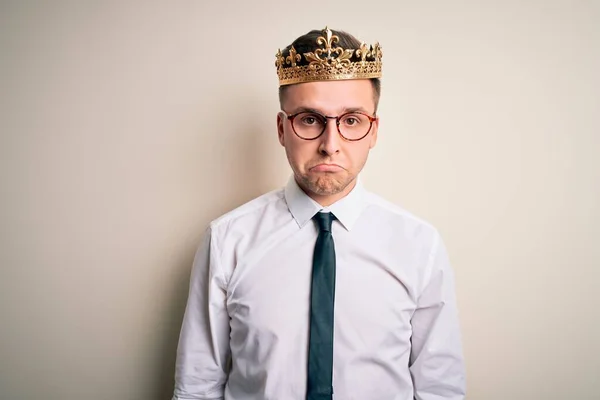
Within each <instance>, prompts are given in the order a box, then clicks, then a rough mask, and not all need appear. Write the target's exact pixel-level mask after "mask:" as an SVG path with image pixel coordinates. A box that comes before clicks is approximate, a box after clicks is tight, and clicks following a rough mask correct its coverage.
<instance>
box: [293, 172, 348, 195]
mask: <svg viewBox="0 0 600 400" xmlns="http://www.w3.org/2000/svg"><path fill="white" fill-rule="evenodd" d="M298 178H299V180H300V185H301V186H302V187H303V188H304V189H305V190H308V191H310V192H312V193H314V194H317V195H320V196H331V195H335V194H338V193H341V192H343V191H344V189H346V188H347V187H348V185H349V184H350V183H351V182H352V179H351V177H349V176H344V177H337V176H335V175H334V174H323V175H319V176H308V175H301V176H299V177H298Z"/></svg>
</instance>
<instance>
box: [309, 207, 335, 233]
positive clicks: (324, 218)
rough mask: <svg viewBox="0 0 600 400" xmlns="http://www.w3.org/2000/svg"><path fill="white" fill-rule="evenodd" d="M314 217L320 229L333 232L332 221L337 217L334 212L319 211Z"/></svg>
mask: <svg viewBox="0 0 600 400" xmlns="http://www.w3.org/2000/svg"><path fill="white" fill-rule="evenodd" d="M313 219H314V220H315V221H317V224H319V229H320V230H321V231H322V232H331V223H332V222H333V220H334V219H335V216H334V215H333V214H332V213H330V212H328V213H323V212H318V213H316V214H315V215H314V217H313Z"/></svg>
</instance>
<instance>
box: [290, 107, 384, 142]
mask: <svg viewBox="0 0 600 400" xmlns="http://www.w3.org/2000/svg"><path fill="white" fill-rule="evenodd" d="M281 112H283V113H284V114H285V116H286V117H287V119H288V120H289V121H290V125H292V130H293V131H294V134H295V135H296V136H298V137H299V138H300V139H302V140H316V139H318V138H320V137H321V136H322V135H323V133H325V131H326V130H327V122H329V120H330V119H335V125H336V127H337V131H338V133H339V135H340V136H341V137H342V139H344V140H346V141H348V142H358V141H359V140H363V139H364V138H366V137H367V136H368V135H369V133H371V129H372V128H373V122H375V121H377V116H371V115H369V114H367V113H364V112H361V111H350V112H346V113H343V114H342V115H338V116H335V117H332V116H329V115H323V114H321V113H319V112H316V111H300V112H297V113H295V114H288V113H286V112H285V111H283V110H281ZM300 114H317V115H320V116H321V117H323V118H324V119H325V124H324V125H323V130H322V131H321V133H319V134H318V135H317V136H315V137H314V138H305V137H302V136H300V135H299V134H298V132H296V128H295V127H294V119H295V118H296V117H297V116H298V115H300ZM348 114H360V115H364V116H365V117H367V118H368V119H369V129H368V130H367V133H365V134H364V135H363V136H361V137H360V138H358V139H349V138H347V137H346V136H344V135H343V134H342V132H341V131H340V120H341V119H342V118H343V117H345V116H346V115H348Z"/></svg>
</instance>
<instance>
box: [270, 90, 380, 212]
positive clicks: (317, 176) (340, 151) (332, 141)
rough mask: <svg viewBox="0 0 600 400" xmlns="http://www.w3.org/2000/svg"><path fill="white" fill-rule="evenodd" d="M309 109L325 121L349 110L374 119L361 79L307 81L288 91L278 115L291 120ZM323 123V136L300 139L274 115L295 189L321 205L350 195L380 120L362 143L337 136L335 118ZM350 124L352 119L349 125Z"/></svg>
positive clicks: (371, 97) (371, 95) (370, 93)
mask: <svg viewBox="0 0 600 400" xmlns="http://www.w3.org/2000/svg"><path fill="white" fill-rule="evenodd" d="M307 109H310V110H314V111H317V112H318V113H320V114H322V115H327V116H340V115H342V114H344V113H346V112H347V111H348V110H361V111H362V112H364V113H366V114H368V115H370V116H373V115H374V113H375V99H374V93H373V86H372V84H371V82H370V81H369V80H368V79H360V80H344V81H330V82H308V83H301V84H297V85H292V86H290V87H288V88H287V89H286V92H285V96H284V99H283V104H282V110H283V111H284V112H285V113H287V114H288V115H291V114H296V113H298V112H300V111H304V110H307ZM327 121H328V122H327V124H326V128H325V132H323V134H322V135H321V136H319V137H318V138H317V139H314V140H304V139H301V138H300V137H298V136H297V135H296V134H295V133H294V130H293V129H292V123H291V122H290V120H289V119H288V118H287V117H286V116H285V114H284V113H283V112H280V113H279V114H278V115H277V130H278V134H279V142H280V143H281V145H282V146H284V147H285V152H286V154H287V157H288V160H289V163H290V166H291V167H292V170H293V171H294V175H295V177H296V180H297V181H298V184H299V185H300V186H301V187H302V189H304V190H305V191H306V192H307V194H308V195H309V196H311V197H312V198H313V199H315V200H316V201H318V202H319V203H321V205H324V206H326V205H329V204H331V203H333V202H335V201H337V200H339V199H340V198H342V197H344V196H345V195H346V194H348V193H349V192H350V190H352V188H353V187H354V184H355V178H356V176H357V175H358V173H359V172H360V171H361V170H362V168H363V166H364V165H365V162H366V161H367V156H368V154H369V150H370V149H371V148H373V147H374V146H375V143H376V142H377V129H378V124H379V120H375V121H374V122H373V124H372V126H371V129H370V131H369V133H368V134H367V136H365V137H364V138H363V139H362V140H358V141H347V140H345V139H344V138H343V137H341V136H340V134H339V133H338V128H337V127H336V124H335V119H329V120H327ZM313 122H314V120H312V119H308V120H307V123H308V124H311V123H313ZM353 122H354V121H353V120H352V119H350V120H349V122H348V124H351V123H353ZM297 123H298V122H297Z"/></svg>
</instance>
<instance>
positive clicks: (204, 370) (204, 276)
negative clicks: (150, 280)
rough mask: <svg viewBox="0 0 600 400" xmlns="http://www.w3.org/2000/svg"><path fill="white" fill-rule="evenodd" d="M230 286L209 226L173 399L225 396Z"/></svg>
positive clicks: (194, 281)
mask: <svg viewBox="0 0 600 400" xmlns="http://www.w3.org/2000/svg"><path fill="white" fill-rule="evenodd" d="M226 301H227V287H226V280H225V277H224V276H223V272H222V268H221V266H220V264H219V249H218V243H217V242H216V240H215V237H214V235H213V231H212V229H210V228H209V229H207V231H206V233H205V237H204V240H203V242H202V244H201V245H200V246H199V247H198V251H197V252H196V255H195V257H194V263H193V267H192V274H191V279H190V289H189V296H188V301H187V306H186V309H185V315H184V317H183V324H182V328H181V333H180V336H179V345H178V348H177V362H176V366H175V390H174V395H173V400H191V399H193V400H217V399H218V400H222V399H223V397H224V388H225V384H226V382H227V375H228V372H229V358H230V350H229V329H230V328H229V315H228V313H227V306H226Z"/></svg>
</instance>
